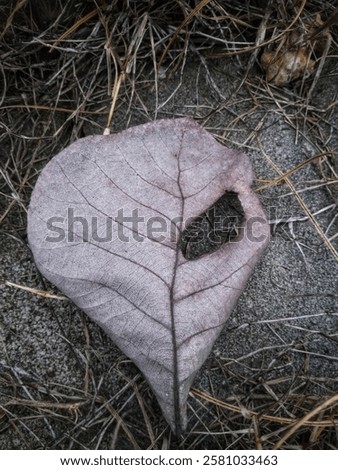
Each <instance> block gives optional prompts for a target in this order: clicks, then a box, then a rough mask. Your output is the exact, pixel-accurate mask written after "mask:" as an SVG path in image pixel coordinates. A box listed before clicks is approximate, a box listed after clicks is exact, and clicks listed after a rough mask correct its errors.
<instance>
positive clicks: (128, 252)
mask: <svg viewBox="0 0 338 470" xmlns="http://www.w3.org/2000/svg"><path fill="white" fill-rule="evenodd" d="M251 183H252V170H251V166H250V162H249V160H248V158H247V157H246V156H245V155H243V154H241V153H239V152H237V151H234V150H229V149H227V148H225V147H223V146H222V145H220V144H219V143H218V142H217V141H216V140H215V139H214V138H213V137H212V136H211V135H210V134H209V133H208V132H206V131H205V130H203V129H202V128H201V127H200V126H198V125H197V124H196V123H195V122H194V121H192V120H190V119H175V120H162V121H157V122H154V123H150V124H145V125H141V126H138V127H134V128H130V129H128V130H126V131H123V132H121V133H119V134H116V135H110V136H90V137H86V138H84V139H80V140H78V141H77V142H75V143H74V144H72V145H71V146H69V147H68V148H66V149H65V150H64V151H62V152H61V153H59V154H58V155H57V156H55V157H54V158H53V159H52V160H51V161H50V162H49V163H48V165H47V166H46V167H45V169H44V170H43V171H42V173H41V175H40V177H39V179H38V182H37V184H36V186H35V189H34V191H33V195H32V199H31V203H30V207H29V212H28V237H29V243H30V246H31V249H32V251H33V254H34V258H35V261H36V264H37V266H38V268H39V270H40V271H41V272H42V274H43V275H44V276H45V277H46V278H47V279H49V280H50V281H51V282H52V283H54V284H55V285H56V286H57V287H58V288H59V289H60V290H61V291H63V292H64V293H65V294H66V295H67V296H68V297H70V298H71V299H72V300H73V301H74V302H75V304H76V305H78V306H79V307H80V308H81V309H82V310H83V311H84V312H86V313H87V314H88V315H89V317H90V318H92V319H93V320H94V321H95V322H96V323H98V324H99V325H100V326H101V327H102V328H103V329H104V330H105V331H106V332H107V334H108V335H109V336H110V337H111V338H112V340H113V341H114V342H115V343H116V344H117V345H118V346H119V348H120V349H121V350H122V351H123V352H124V353H125V354H126V355H127V356H129V357H130V358H131V359H132V360H133V361H134V363H135V364H136V365H137V366H138V367H139V369H140V370H141V371H142V372H143V374H144V375H145V377H146V378H147V380H148V382H149V384H150V385H151V387H152V389H153V391H154V393H155V395H156V397H157V399H158V402H159V404H160V406H161V408H162V411H163V414H164V416H165V418H166V419H167V421H168V423H169V424H170V426H171V428H172V429H173V431H174V432H175V433H177V434H178V433H180V432H182V430H184V429H185V427H186V400H187V396H188V393H189V389H190V386H191V384H192V381H193V379H194V377H195V374H196V373H197V371H198V370H199V368H200V367H201V365H202V364H203V362H204V361H205V359H206V358H207V356H208V354H209V352H210V350H211V348H212V345H213V343H214V341H215V340H216V338H217V336H218V335H219V333H220V332H221V330H222V327H223V325H224V322H225V321H226V319H227V318H228V316H229V314H230V312H231V309H232V307H233V305H234V303H235V302H236V300H237V299H238V297H239V295H240V293H241V291H242V290H243V288H244V286H245V284H246V281H247V280H248V278H249V276H250V274H251V272H252V269H253V267H254V265H255V263H256V261H257V260H258V258H259V256H260V255H261V253H262V251H263V250H264V248H265V246H266V245H267V243H268V233H269V229H268V224H267V222H266V219H265V215H264V212H263V210H262V208H261V206H260V204H259V201H258V199H257V197H256V195H255V194H254V193H253V192H252V190H251V189H250V185H251ZM224 192H229V193H230V194H231V195H233V193H236V194H237V195H238V200H239V202H240V205H241V207H242V209H243V213H244V214H245V217H244V222H243V224H242V226H241V227H240V228H239V229H238V231H237V236H236V238H235V239H232V240H231V242H230V243H227V244H225V245H223V246H221V247H220V248H219V249H218V250H217V251H214V252H213V253H210V254H205V255H204V256H201V257H200V258H198V259H193V260H188V259H186V258H185V257H184V255H183V253H182V243H181V242H180V238H181V236H182V232H183V230H184V228H185V227H186V226H187V225H189V223H190V222H191V221H194V220H195V219H196V217H198V216H199V215H200V214H201V213H203V212H204V211H206V210H207V209H208V208H209V207H210V206H212V205H213V204H214V203H215V201H217V200H218V199H219V198H220V197H221V196H222V194H224ZM223 222H224V221H223Z"/></svg>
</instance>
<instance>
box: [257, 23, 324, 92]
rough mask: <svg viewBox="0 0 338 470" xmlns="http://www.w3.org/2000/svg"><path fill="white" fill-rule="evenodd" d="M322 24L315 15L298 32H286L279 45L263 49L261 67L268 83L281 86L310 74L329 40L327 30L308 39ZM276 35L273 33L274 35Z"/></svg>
mask: <svg viewBox="0 0 338 470" xmlns="http://www.w3.org/2000/svg"><path fill="white" fill-rule="evenodd" d="M322 24H323V22H322V21H321V18H320V16H319V15H317V16H316V18H315V20H314V21H312V23H310V22H304V23H302V24H301V25H300V26H299V27H298V28H295V29H292V30H291V31H287V32H286V33H285V34H284V35H282V37H281V38H280V39H279V41H277V42H276V43H273V44H272V46H267V47H266V48H265V49H264V51H263V54H262V57H261V66H262V69H263V70H264V71H265V73H266V79H267V81H268V82H269V83H272V84H273V85H276V86H284V85H287V84H288V83H290V82H292V81H294V80H297V79H298V78H301V77H303V76H304V77H308V76H309V75H311V74H312V73H313V72H314V70H315V67H316V62H317V60H318V59H319V58H320V57H321V56H322V55H323V53H324V51H325V50H326V48H327V44H328V43H329V42H330V40H331V36H330V33H329V32H328V31H327V30H324V31H322V32H321V33H320V34H318V35H316V36H314V37H313V39H312V35H314V33H315V32H316V30H317V28H319V27H320V26H321V25H322ZM279 33H280V31H279V30H276V34H279Z"/></svg>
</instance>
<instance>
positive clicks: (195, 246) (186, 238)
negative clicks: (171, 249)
mask: <svg viewBox="0 0 338 470" xmlns="http://www.w3.org/2000/svg"><path fill="white" fill-rule="evenodd" d="M244 217H245V214H244V210H243V208H242V205H241V203H240V200H239V198H238V195H237V193H234V192H232V191H227V192H225V193H224V194H223V196H221V197H220V198H219V199H218V200H217V201H216V202H215V204H214V205H213V206H211V207H210V208H209V209H207V210H206V211H205V212H203V214H201V215H199V216H198V217H196V219H195V220H193V222H191V224H189V225H188V227H187V228H186V229H185V230H184V231H183V233H182V236H181V240H180V248H181V250H182V253H183V256H184V257H185V258H186V259H189V260H193V259H197V258H200V257H201V256H203V255H206V254H207V253H212V252H213V251H216V250H217V249H218V248H219V247H220V246H221V245H224V244H225V243H228V242H229V241H233V240H234V239H235V238H236V237H237V235H238V232H239V229H240V227H241V226H242V225H243V221H244Z"/></svg>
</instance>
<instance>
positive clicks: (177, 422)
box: [170, 152, 184, 435]
mask: <svg viewBox="0 0 338 470" xmlns="http://www.w3.org/2000/svg"><path fill="white" fill-rule="evenodd" d="M179 155H180V152H179V153H178V155H177V166H178V173H177V185H178V189H179V192H180V196H181V211H180V219H179V220H180V222H179V231H178V232H179V233H181V231H182V223H183V215H184V195H183V191H182V188H181V184H180V177H181V169H180V160H179ZM179 253H180V244H179V243H178V242H176V246H175V262H174V267H173V276H172V283H171V286H170V317H171V338H172V347H173V389H174V390H173V395H174V417H175V430H176V435H179V434H181V431H182V426H181V413H180V391H179V376H178V348H177V338H176V325H175V305H174V290H175V283H176V274H177V268H178V258H179Z"/></svg>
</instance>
